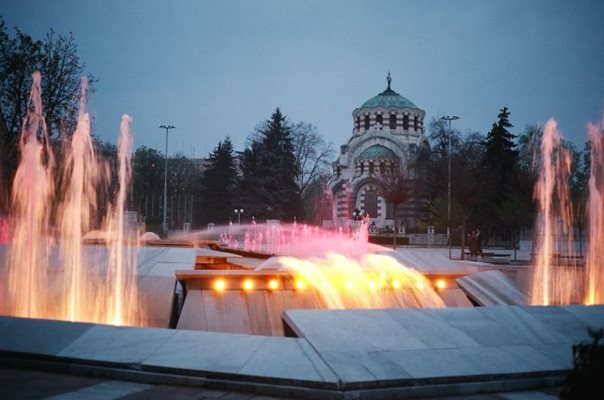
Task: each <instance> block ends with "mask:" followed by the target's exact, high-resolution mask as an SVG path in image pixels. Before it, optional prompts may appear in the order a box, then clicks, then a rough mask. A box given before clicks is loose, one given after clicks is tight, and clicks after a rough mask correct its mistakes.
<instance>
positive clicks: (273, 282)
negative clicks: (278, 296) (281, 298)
mask: <svg viewBox="0 0 604 400" xmlns="http://www.w3.org/2000/svg"><path fill="white" fill-rule="evenodd" d="M268 288H269V289H270V290H277V289H278V288H279V281H278V280H276V279H271V280H270V281H268Z"/></svg>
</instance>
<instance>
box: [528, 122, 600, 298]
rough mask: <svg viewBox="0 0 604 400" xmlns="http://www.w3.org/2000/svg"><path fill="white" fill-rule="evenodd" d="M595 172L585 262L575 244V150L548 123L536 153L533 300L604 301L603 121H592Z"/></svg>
mask: <svg viewBox="0 0 604 400" xmlns="http://www.w3.org/2000/svg"><path fill="white" fill-rule="evenodd" d="M588 130H589V138H590V141H591V143H592V150H591V178H590V181H589V201H588V206H587V215H588V218H589V236H588V237H589V239H588V241H589V246H588V252H587V256H586V263H585V265H583V264H582V259H583V257H582V254H578V252H577V251H576V249H575V240H574V235H573V220H574V215H573V207H572V202H571V198H570V187H569V182H570V174H571V166H572V156H571V153H570V151H569V150H568V148H566V147H565V146H564V145H563V143H562V137H561V135H560V132H559V131H558V128H557V125H556V122H555V121H554V120H553V119H550V120H549V121H548V122H547V124H546V125H545V127H544V131H543V138H542V143H541V148H540V154H539V155H540V158H537V157H535V163H536V167H537V168H538V169H539V177H538V180H537V183H536V185H535V191H534V197H535V200H536V202H537V206H538V213H537V219H536V223H535V229H536V238H537V240H536V242H535V246H534V251H535V268H534V273H533V281H532V287H531V291H530V302H531V304H533V305H550V304H576V303H581V302H584V303H586V304H596V303H597V304H601V303H602V301H603V300H604V298H603V295H602V293H603V291H604V285H602V283H603V282H602V280H603V279H604V274H603V273H602V270H603V269H604V257H603V252H604V246H603V243H604V234H603V231H604V210H603V207H604V200H603V198H602V193H603V192H604V182H603V178H602V170H603V168H604V153H603V152H602V126H601V125H599V126H594V125H591V124H590V125H589V127H588Z"/></svg>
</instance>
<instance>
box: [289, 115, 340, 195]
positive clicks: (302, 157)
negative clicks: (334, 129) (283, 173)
mask: <svg viewBox="0 0 604 400" xmlns="http://www.w3.org/2000/svg"><path fill="white" fill-rule="evenodd" d="M292 134H293V139H294V140H293V145H294V154H295V156H296V165H297V166H298V173H299V175H298V177H297V182H298V186H299V187H300V193H304V191H305V190H306V189H307V188H308V186H309V184H311V183H312V182H314V181H316V180H317V179H319V178H320V176H321V175H322V174H324V173H326V172H329V168H330V164H331V160H332V158H333V156H334V150H333V148H332V145H331V143H327V142H326V141H325V139H323V136H321V135H320V134H319V132H317V128H316V127H315V126H314V125H312V124H308V123H305V122H298V123H297V124H296V125H294V126H293V130H292Z"/></svg>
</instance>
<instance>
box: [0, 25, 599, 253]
mask: <svg viewBox="0 0 604 400" xmlns="http://www.w3.org/2000/svg"><path fill="white" fill-rule="evenodd" d="M36 70H38V71H41V73H42V77H43V80H42V88H43V91H42V93H43V99H42V100H43V104H44V110H45V119H46V125H47V127H48V133H49V138H50V140H51V144H52V146H53V148H54V152H55V154H56V155H57V163H60V162H61V159H62V144H63V143H65V142H66V140H68V139H69V136H70V135H71V134H72V133H73V131H74V128H75V121H76V115H77V109H78V96H77V94H78V90H79V84H80V78H81V77H82V76H83V75H87V76H88V81H89V84H90V91H94V88H95V85H96V84H97V83H98V82H97V80H96V79H95V78H94V77H93V76H92V75H90V74H86V65H85V63H84V62H83V61H82V60H81V59H80V57H79V55H78V49H77V44H76V42H75V38H74V37H73V35H72V34H69V35H66V36H64V35H57V34H56V33H55V32H54V31H53V30H52V29H51V30H49V31H48V33H47V34H46V36H45V37H44V38H43V39H35V38H32V37H31V36H29V35H28V34H26V33H24V32H22V31H20V30H19V29H15V30H14V33H12V34H11V32H9V30H8V28H7V27H6V24H5V22H4V20H3V19H2V18H1V17H0V163H1V167H2V168H1V169H0V189H1V190H0V213H2V214H7V213H8V212H9V208H10V193H11V185H12V182H13V176H14V173H15V170H16V167H17V164H18V161H19V156H20V155H19V150H18V138H19V134H20V130H21V124H22V121H23V120H24V117H25V115H26V113H27V104H28V97H29V90H30V87H31V75H32V73H33V72H34V71H36ZM511 128H513V125H512V123H511V121H510V111H509V110H508V109H507V108H506V107H504V108H503V109H501V110H500V112H499V114H498V115H497V118H496V120H495V122H494V123H493V126H492V128H491V130H490V131H489V132H488V133H487V134H486V135H483V134H481V133H479V132H470V133H466V134H462V133H460V132H459V131H458V130H452V131H449V129H448V126H447V125H446V123H445V121H443V120H442V119H439V118H434V119H432V121H431V122H430V124H429V128H428V132H427V133H428V135H427V141H426V143H425V144H424V145H423V146H420V149H419V151H418V152H417V154H416V155H415V159H414V162H412V163H411V164H409V165H406V166H405V168H403V166H399V168H398V169H397V171H393V172H392V173H390V174H388V175H387V176H385V177H384V180H383V182H382V183H383V185H382V186H383V188H382V191H381V195H382V196H383V197H384V198H386V200H387V201H389V202H390V203H392V204H394V205H396V204H404V203H405V202H406V201H408V200H409V199H410V198H417V197H421V198H423V199H424V200H425V204H426V205H427V207H426V213H425V218H424V223H425V224H426V225H427V224H431V225H434V226H435V227H436V229H437V230H440V231H441V232H442V231H445V230H446V226H447V214H448V213H447V186H448V181H449V180H448V163H449V139H450V143H451V149H450V150H451V157H450V158H451V159H450V161H451V200H452V201H451V227H452V229H453V233H454V235H457V238H458V239H457V241H458V242H460V241H461V239H462V238H463V237H464V236H465V232H466V231H467V230H468V229H473V228H475V227H480V229H481V230H482V231H483V232H484V233H485V236H487V237H499V238H502V239H505V240H510V241H514V240H515V239H516V238H517V236H518V233H519V231H520V229H521V228H522V227H525V226H530V225H531V223H532V221H533V218H534V212H535V210H534V202H533V198H532V193H533V186H534V183H535V180H536V177H537V171H538V169H539V160H538V158H537V159H535V158H534V153H535V152H534V150H535V149H536V148H538V146H539V144H540V140H541V135H542V130H541V128H540V127H539V126H528V127H526V129H525V130H524V132H523V133H522V134H520V135H514V134H513V133H511V131H510V129H511ZM95 146H96V148H97V152H98V153H99V154H101V155H102V156H103V157H104V158H105V159H108V160H110V161H111V160H113V162H110V165H112V168H113V172H112V176H114V177H115V176H116V171H115V168H114V167H115V165H116V162H115V160H116V154H117V149H116V146H115V145H113V144H110V143H104V142H102V141H100V140H98V139H95ZM564 146H566V147H567V148H568V149H569V150H570V151H571V153H572V154H573V165H572V169H571V177H570V180H571V181H570V182H569V184H570V187H571V192H572V200H573V206H574V210H575V215H576V224H577V228H578V229H579V230H582V229H584V228H585V226H586V221H585V205H584V204H585V199H586V192H587V184H588V179H589V164H590V163H589V154H590V151H589V142H587V143H586V144H585V147H584V149H582V150H577V149H576V148H575V147H574V145H573V144H572V143H569V142H565V143H564ZM334 155H335V152H334V150H333V148H332V146H331V144H330V143H327V142H326V141H325V139H324V138H323V137H322V136H321V135H320V134H319V132H318V131H317V129H316V127H315V126H313V125H312V124H309V123H305V122H298V123H294V122H292V121H291V120H290V119H288V118H287V117H286V116H285V115H284V114H283V113H282V111H281V110H280V109H279V108H277V109H276V110H275V111H274V112H273V113H272V115H270V116H269V117H268V118H267V119H266V120H265V121H263V122H261V123H260V124H259V125H258V126H257V127H256V128H255V129H254V131H253V133H252V134H251V135H249V137H248V140H247V143H246V145H245V148H244V149H243V150H242V151H236V150H235V149H234V148H233V144H232V142H231V140H230V138H229V137H225V138H224V139H223V140H222V141H220V142H219V143H218V144H217V145H216V147H215V148H214V149H213V150H212V152H211V153H210V154H209V157H208V158H207V159H203V160H191V159H188V158H186V157H184V156H183V155H182V154H177V155H176V156H174V157H171V158H170V160H169V168H168V188H169V193H168V211H169V212H168V216H169V223H170V224H171V226H172V227H173V228H178V227H182V226H183V224H184V223H185V222H189V223H191V224H192V226H193V227H203V226H206V225H207V224H208V223H216V224H223V223H228V222H229V221H231V220H233V219H234V218H235V217H236V216H235V213H234V212H233V211H234V209H238V210H241V209H243V210H244V212H243V214H242V215H241V217H242V218H243V220H247V221H250V220H252V218H253V219H258V220H259V221H262V220H266V219H279V220H284V221H294V220H298V221H308V222H312V223H320V219H321V217H322V208H325V206H326V202H325V197H326V193H325V187H326V182H327V180H328V178H329V176H330V174H331V167H330V163H331V161H332V159H333V158H334ZM164 161H165V158H164V154H163V153H161V152H159V151H157V150H155V149H150V148H147V147H144V146H143V147H140V148H138V149H137V150H136V152H135V155H134V157H133V164H134V165H133V190H132V193H131V194H130V197H129V199H128V207H129V208H130V209H132V210H136V211H138V212H139V214H140V215H143V216H144V217H145V222H146V223H147V224H148V226H149V227H151V228H152V229H154V227H155V226H157V230H158V231H159V225H160V223H161V221H162V215H163V181H164ZM113 186H115V185H113ZM57 187H60V185H57ZM111 191H112V189H111V186H110V188H109V189H108V193H107V196H109V197H110V196H111Z"/></svg>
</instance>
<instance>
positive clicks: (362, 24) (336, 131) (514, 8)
mask: <svg viewBox="0 0 604 400" xmlns="http://www.w3.org/2000/svg"><path fill="white" fill-rule="evenodd" d="M0 15H2V16H3V18H4V19H5V21H6V23H7V25H8V27H9V28H10V29H11V30H12V28H13V27H19V28H20V29H21V30H23V31H24V32H27V33H28V34H30V35H32V36H34V37H35V38H40V39H41V38H42V37H43V36H44V35H45V33H46V32H47V31H48V29H49V28H53V29H54V30H55V31H56V32H57V33H59V34H67V33H68V32H73V33H74V35H75V38H76V41H77V43H78V46H79V53H80V55H81V58H82V60H83V61H84V62H85V63H86V65H87V70H88V72H90V73H92V74H93V75H94V76H96V77H97V78H98V80H99V82H98V83H97V85H96V93H94V94H93V95H92V98H91V101H90V104H89V110H90V112H91V114H92V117H93V118H94V119H95V128H96V134H97V135H98V136H100V137H101V138H102V139H103V140H107V141H111V142H114V143H115V142H116V138H117V133H118V129H119V123H120V117H121V114H123V113H128V114H130V115H131V116H132V118H133V127H134V131H135V145H136V146H140V145H147V146H150V147H154V148H157V149H159V150H162V151H163V149H164V140H165V136H164V135H165V134H164V131H162V130H160V129H159V128H158V125H160V124H173V125H176V128H177V129H175V130H174V131H171V134H170V154H172V153H173V152H174V151H180V152H182V153H184V154H185V155H187V156H196V157H202V156H207V154H208V152H209V151H211V150H212V148H213V147H215V146H216V144H217V143H218V141H220V140H222V139H223V138H224V137H225V136H226V135H230V136H231V137H232V140H233V142H234V144H235V147H236V149H237V150H241V149H242V148H243V145H244V143H245V139H246V137H247V136H248V134H249V133H250V132H252V131H253V129H254V127H255V126H256V125H257V124H258V123H259V122H260V121H262V120H264V119H267V118H268V117H269V116H270V114H271V113H272V111H273V110H274V109H275V108H276V107H277V106H278V107H280V108H281V110H282V111H283V112H284V113H285V114H286V115H287V116H288V117H289V118H290V119H291V120H292V121H294V122H297V121H305V122H310V123H313V124H314V125H316V126H317V128H318V130H319V132H320V133H321V134H323V135H324V137H325V138H326V139H327V140H328V141H331V142H333V143H334V145H335V146H336V148H339V146H340V145H341V144H344V143H346V142H347V141H348V139H349V137H350V135H351V130H352V115H351V113H352V110H353V109H354V108H356V107H358V106H360V105H361V104H362V103H363V102H365V101H366V100H367V99H369V98H370V97H373V96H374V95H376V94H378V93H379V92H381V91H382V90H384V89H385V87H386V74H387V73H388V71H391V74H392V79H393V81H392V88H393V89H394V90H396V91H397V92H398V93H400V94H401V95H403V96H405V97H407V98H408V99H410V100H411V101H413V102H414V103H415V104H416V105H417V106H418V107H420V108H422V109H424V110H425V111H426V122H427V121H429V119H430V118H431V117H433V116H440V115H443V114H448V115H452V114H455V115H459V116H460V117H461V119H460V120H459V121H456V122H454V124H455V126H456V127H457V128H459V129H461V130H462V131H464V132H466V131H480V132H483V133H486V132H487V131H488V130H489V129H490V127H491V125H492V123H493V122H494V121H495V119H496V117H497V114H498V112H499V109H500V108H501V107H503V106H507V107H508V108H509V109H510V111H511V117H510V120H511V122H512V123H513V124H514V125H515V127H514V128H513V129H512V132H513V133H515V134H520V133H522V132H523V131H524V128H525V126H526V125H527V124H536V123H541V124H543V123H545V121H547V119H548V118H550V117H554V118H556V119H557V120H558V123H559V126H560V128H561V130H562V131H563V133H564V135H565V136H566V137H567V138H569V139H571V140H572V141H574V142H575V143H581V147H582V143H583V142H584V140H585V124H586V123H587V122H588V121H596V120H598V119H599V118H600V117H601V113H602V111H603V110H604V22H603V20H602V18H603V17H604V1H599V0H593V1H585V0H574V1H570V0H569V1H553V0H548V1H545V0H531V1H526V0H520V1H509V0H506V1H481V0H476V1H434V0H433V1H350V0H348V1H324V0H319V1H224V0H223V1H216V2H214V1H182V0H181V1H165V0H155V1H151V0H149V1H134V0H128V1H115V0H110V1H108V0H104V1H86V0H74V1H61V0H54V1H49V0H39V1H33V0H2V3H1V4H0ZM11 33H13V32H11Z"/></svg>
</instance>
